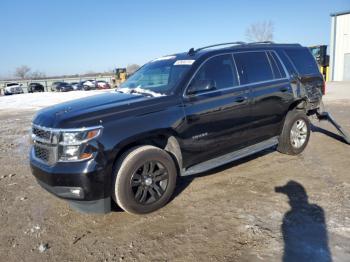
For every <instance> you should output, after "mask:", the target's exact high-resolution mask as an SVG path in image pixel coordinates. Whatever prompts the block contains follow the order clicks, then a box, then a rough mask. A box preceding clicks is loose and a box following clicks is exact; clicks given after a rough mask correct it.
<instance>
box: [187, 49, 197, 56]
mask: <svg viewBox="0 0 350 262" xmlns="http://www.w3.org/2000/svg"><path fill="white" fill-rule="evenodd" d="M195 53H196V51H195V50H194V48H193V47H192V48H191V49H190V50H188V55H189V56H194V54H195Z"/></svg>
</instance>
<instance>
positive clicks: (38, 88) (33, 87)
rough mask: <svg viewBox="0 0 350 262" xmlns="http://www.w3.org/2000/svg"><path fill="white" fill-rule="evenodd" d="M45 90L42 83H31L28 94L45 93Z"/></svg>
mask: <svg viewBox="0 0 350 262" xmlns="http://www.w3.org/2000/svg"><path fill="white" fill-rule="evenodd" d="M44 91H45V88H44V86H43V85H42V84H40V83H30V84H29V85H28V93H34V92H44Z"/></svg>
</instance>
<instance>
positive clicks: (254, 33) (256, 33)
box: [245, 21, 274, 42]
mask: <svg viewBox="0 0 350 262" xmlns="http://www.w3.org/2000/svg"><path fill="white" fill-rule="evenodd" d="M273 32H274V24H273V22H271V21H263V22H258V23H254V24H251V25H250V26H249V27H248V28H247V30H246V32H245V34H246V38H247V40H248V41H249V42H264V41H272V40H273Z"/></svg>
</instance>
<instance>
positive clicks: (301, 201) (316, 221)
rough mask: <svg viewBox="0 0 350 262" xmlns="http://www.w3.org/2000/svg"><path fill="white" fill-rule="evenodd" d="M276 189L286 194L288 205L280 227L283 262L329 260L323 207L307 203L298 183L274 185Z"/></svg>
mask: <svg viewBox="0 0 350 262" xmlns="http://www.w3.org/2000/svg"><path fill="white" fill-rule="evenodd" d="M275 192H277V193H283V194H286V195H287V196H288V198H289V204H290V206H291V209H290V210H289V211H288V212H287V213H286V214H285V215H284V218H283V223H282V226H281V230H282V234H283V240H284V254H283V262H291V261H293V262H294V261H297V262H304V261H305V262H306V261H307V262H311V261H318V262H330V261H332V257H331V252H330V250H329V247H328V234H327V226H326V222H325V216H324V211H323V209H322V208H321V207H320V206H318V205H315V204H310V203H309V202H308V196H307V193H306V191H305V189H304V187H303V186H302V185H301V184H300V183H298V182H295V181H289V182H288V183H287V184H286V185H284V186H282V187H275Z"/></svg>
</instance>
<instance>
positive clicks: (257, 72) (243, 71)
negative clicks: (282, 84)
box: [234, 52, 274, 84]
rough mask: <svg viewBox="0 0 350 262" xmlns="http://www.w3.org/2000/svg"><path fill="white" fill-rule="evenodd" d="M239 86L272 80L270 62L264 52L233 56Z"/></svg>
mask: <svg viewBox="0 0 350 262" xmlns="http://www.w3.org/2000/svg"><path fill="white" fill-rule="evenodd" d="M234 58H235V62H236V66H237V70H238V73H239V76H240V80H241V84H250V83H256V82H261V81H268V80H272V79H274V77H273V73H272V69H271V66H270V62H269V60H268V58H267V55H266V53H265V52H245V53H237V54H234Z"/></svg>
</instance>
